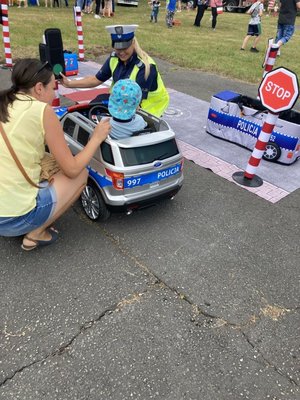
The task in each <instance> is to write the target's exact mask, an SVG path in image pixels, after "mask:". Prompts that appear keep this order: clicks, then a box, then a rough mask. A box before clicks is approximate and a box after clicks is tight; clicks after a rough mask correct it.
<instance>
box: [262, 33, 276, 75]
mask: <svg viewBox="0 0 300 400" xmlns="http://www.w3.org/2000/svg"><path fill="white" fill-rule="evenodd" d="M278 50H279V46H278V44H275V43H273V39H272V42H270V43H269V46H268V49H267V53H266V58H265V62H264V64H263V67H264V72H263V77H264V76H265V75H266V74H267V73H268V72H270V71H272V69H273V67H274V65H275V60H276V57H277V53H278Z"/></svg>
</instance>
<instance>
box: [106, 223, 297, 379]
mask: <svg viewBox="0 0 300 400" xmlns="http://www.w3.org/2000/svg"><path fill="white" fill-rule="evenodd" d="M101 229H102V231H103V233H104V234H105V236H106V237H107V238H108V239H109V240H110V241H111V242H113V243H114V244H115V245H116V246H117V247H118V249H119V251H120V252H121V253H122V254H123V255H125V256H126V257H128V258H129V259H130V260H132V261H133V262H134V264H135V265H137V266H138V267H139V268H141V269H142V270H143V271H144V272H146V273H147V274H149V276H151V277H153V278H155V280H156V283H158V284H160V285H161V286H163V287H165V288H167V289H169V290H170V291H171V292H173V293H175V294H176V296H178V297H179V298H180V299H181V300H183V301H186V302H187V303H188V304H189V305H190V306H191V307H192V310H193V312H194V314H196V315H203V316H204V317H206V318H209V319H211V320H215V321H217V325H216V326H215V327H223V326H229V327H231V328H233V329H238V330H239V331H240V332H241V334H242V335H243V337H244V338H245V339H246V341H247V343H248V344H249V345H250V346H251V347H252V348H253V349H255V350H256V351H257V353H258V354H259V355H260V356H261V357H262V359H263V360H264V362H265V363H266V364H267V365H268V366H269V367H271V368H273V369H274V371H275V372H276V373H278V374H279V375H281V376H282V377H284V378H286V379H287V380H288V381H289V382H290V383H291V384H293V385H295V386H297V387H299V385H298V383H297V381H295V380H294V379H293V378H291V377H290V376H289V375H287V374H286V373H283V372H282V371H281V370H280V368H278V367H276V365H274V364H272V363H271V362H270V361H268V359H267V358H266V357H265V356H264V354H263V353H262V352H261V351H260V349H258V348H257V347H256V346H255V345H254V344H253V343H252V342H251V340H250V338H249V337H248V336H247V334H246V333H245V332H244V331H243V329H242V328H245V327H247V326H249V325H253V324H255V323H256V320H257V319H261V318H262V316H263V313H261V314H259V315H258V316H255V315H254V316H251V318H250V319H249V321H247V322H245V323H244V324H242V325H241V324H235V323H232V322H229V321H226V320H224V319H223V318H220V317H218V316H216V315H213V314H209V313H207V312H206V311H204V310H202V309H201V308H200V307H199V306H198V305H197V304H194V303H193V302H192V300H190V299H189V298H188V296H186V295H185V294H184V293H181V292H179V291H178V290H177V289H176V288H174V287H171V286H170V285H168V284H167V283H165V282H164V281H163V280H162V279H161V278H160V277H159V276H158V275H156V274H155V273H154V272H152V271H151V270H150V269H149V268H148V267H147V266H146V265H145V264H144V263H142V262H141V261H139V260H138V258H137V257H136V256H133V255H131V254H129V252H128V251H127V250H126V249H125V248H123V247H122V246H121V245H120V242H119V240H118V239H117V238H115V237H114V235H113V234H111V233H110V232H108V230H107V229H105V228H104V227H101ZM297 309H298V307H296V308H294V310H295V311H297ZM289 311H292V310H289ZM191 322H195V321H193V317H192V318H191Z"/></svg>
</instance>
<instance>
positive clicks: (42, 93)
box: [0, 58, 110, 251]
mask: <svg viewBox="0 0 300 400" xmlns="http://www.w3.org/2000/svg"><path fill="white" fill-rule="evenodd" d="M11 80H12V86H11V88H9V89H7V90H2V91H1V92H0V128H1V129H0V131H1V133H0V154H1V157H0V236H23V242H22V245H21V247H22V249H23V250H27V251H28V250H33V249H35V248H37V247H38V246H45V245H48V244H51V243H53V242H55V241H56V239H57V238H58V232H57V231H56V230H55V229H54V228H53V226H52V224H53V222H54V221H55V220H57V218H59V217H60V216H61V215H62V214H63V213H64V212H65V211H66V210H68V208H69V207H70V206H71V205H72V203H73V202H74V201H75V200H76V199H77V198H78V197H79V195H80V193H81V191H82V190H83V189H84V187H85V185H86V182H87V176H88V172H87V169H86V166H87V165H88V164H89V162H90V160H91V158H92V157H93V155H94V153H95V151H96V150H97V148H98V147H99V145H100V144H101V143H102V142H103V141H104V140H105V138H106V137H107V135H108V134H109V132H110V123H109V120H108V119H107V120H104V121H101V122H100V123H99V124H98V125H97V126H96V127H95V130H94V132H93V135H92V137H91V139H90V140H89V142H88V144H87V145H86V147H85V148H84V149H83V150H82V151H81V152H80V153H78V154H77V155H76V156H73V155H72V153H71V151H70V150H69V148H68V145H67V143H66V141H65V138H64V133H63V130H62V126H61V124H60V122H59V120H58V118H57V116H56V114H55V112H54V111H53V109H52V107H51V105H50V104H51V103H52V101H53V99H54V97H55V92H54V90H55V78H54V75H53V72H52V70H51V68H50V65H49V64H48V63H44V64H42V63H41V62H40V61H39V60H36V59H29V58H27V59H23V60H20V61H18V62H17V63H16V64H15V66H14V68H13V70H12V76H11ZM5 137H6V140H5V139H4V138H5ZM7 142H8V143H7ZM45 144H46V145H47V146H48V148H49V150H50V152H51V153H52V154H53V156H54V157H55V159H56V161H57V163H58V164H59V166H60V171H59V172H58V173H56V174H55V175H54V177H53V180H52V182H51V184H48V182H41V183H40V182H39V180H40V179H39V176H40V172H41V160H42V158H43V156H44V154H45ZM10 146H11V148H12V151H11V150H9V147H10ZM12 153H15V156H16V157H17V159H18V160H19V162H20V164H21V168H22V167H23V168H24V170H25V172H26V174H27V175H28V176H29V178H30V180H31V181H33V183H34V184H36V185H38V186H42V188H37V187H35V186H33V185H32V184H31V183H29V182H28V181H27V180H26V179H25V177H24V175H23V174H22V173H21V170H20V166H18V165H17V163H16V161H15V158H16V157H13V155H12Z"/></svg>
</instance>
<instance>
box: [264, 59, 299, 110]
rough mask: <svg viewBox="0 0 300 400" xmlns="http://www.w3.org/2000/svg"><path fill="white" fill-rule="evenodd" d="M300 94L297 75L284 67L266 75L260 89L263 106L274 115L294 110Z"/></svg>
mask: <svg viewBox="0 0 300 400" xmlns="http://www.w3.org/2000/svg"><path fill="white" fill-rule="evenodd" d="M298 94H299V87H298V80H297V76H296V74H294V73H293V72H292V71H289V70H288V69H286V68H282V67H281V68H277V69H274V70H272V71H270V72H269V73H268V74H266V75H265V77H264V79H263V80H262V82H261V84H260V87H259V95H260V100H261V102H262V104H263V105H264V106H265V107H266V108H267V109H269V110H270V111H273V112H274V113H279V112H281V111H284V110H289V109H290V108H292V107H293V105H294V104H295V102H296V100H297V98H298Z"/></svg>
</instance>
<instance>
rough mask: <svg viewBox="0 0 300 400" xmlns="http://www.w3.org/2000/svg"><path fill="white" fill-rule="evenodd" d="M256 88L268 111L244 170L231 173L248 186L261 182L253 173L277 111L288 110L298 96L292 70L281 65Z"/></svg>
mask: <svg viewBox="0 0 300 400" xmlns="http://www.w3.org/2000/svg"><path fill="white" fill-rule="evenodd" d="M258 90H259V96H260V100H261V102H262V104H263V105H264V106H265V107H266V108H267V109H268V110H269V112H268V114H267V116H266V119H265V122H264V124H263V126H262V128H261V132H260V134H259V136H258V139H257V141H256V144H255V147H254V149H253V152H252V154H251V156H250V158H249V161H248V165H247V167H246V170H245V172H235V173H234V174H233V175H232V178H233V180H234V181H235V182H237V183H239V184H240V185H244V186H249V187H259V186H261V185H262V184H263V181H262V179H261V178H260V177H259V176H257V175H255V172H256V169H257V167H258V165H259V163H260V160H261V159H262V156H263V154H264V151H265V149H266V145H267V143H268V142H269V139H270V136H271V133H272V132H273V129H274V126H275V124H276V122H277V119H278V116H279V113H280V112H281V111H285V110H290V109H291V108H292V107H293V106H294V104H295V102H296V100H297V98H298V94H299V85H298V79H297V76H296V74H294V72H292V71H289V70H288V69H286V68H282V67H281V68H276V69H273V70H272V71H270V72H268V73H267V74H266V75H265V76H264V78H263V80H262V82H261V84H260V86H259V89H258Z"/></svg>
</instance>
